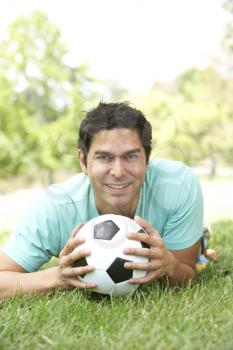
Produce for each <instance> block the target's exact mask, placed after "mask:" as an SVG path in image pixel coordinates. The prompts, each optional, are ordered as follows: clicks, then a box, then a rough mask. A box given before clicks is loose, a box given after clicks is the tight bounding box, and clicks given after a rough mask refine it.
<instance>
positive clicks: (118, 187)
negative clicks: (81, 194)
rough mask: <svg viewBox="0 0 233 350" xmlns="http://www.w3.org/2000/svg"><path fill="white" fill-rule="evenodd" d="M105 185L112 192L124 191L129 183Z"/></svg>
mask: <svg viewBox="0 0 233 350" xmlns="http://www.w3.org/2000/svg"><path fill="white" fill-rule="evenodd" d="M105 186H107V187H108V188H109V189H110V190H111V191H113V192H124V191H125V190H126V189H127V188H128V187H129V186H130V183H122V184H106V185H105Z"/></svg>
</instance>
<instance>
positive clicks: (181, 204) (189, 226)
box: [163, 169, 203, 250]
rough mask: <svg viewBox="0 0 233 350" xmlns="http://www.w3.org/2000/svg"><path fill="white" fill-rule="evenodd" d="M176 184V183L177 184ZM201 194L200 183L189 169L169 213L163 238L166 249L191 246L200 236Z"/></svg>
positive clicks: (201, 224) (201, 222)
mask: <svg viewBox="0 0 233 350" xmlns="http://www.w3.org/2000/svg"><path fill="white" fill-rule="evenodd" d="M177 186H178V185H177ZM202 229H203V196H202V191H201V188H200V184H199V182H198V180H197V178H196V176H195V175H194V174H193V172H192V171H191V169H189V171H187V172H186V175H185V177H184V180H183V182H182V184H180V185H179V186H178V189H177V199H176V204H175V207H173V210H171V212H170V213H169V217H168V220H167V222H166V225H165V227H164V234H163V239H164V242H165V245H166V247H167V249H170V250H180V249H185V248H188V247H191V246H192V245H193V244H194V243H196V242H197V241H198V240H199V239H200V238H201V236H202Z"/></svg>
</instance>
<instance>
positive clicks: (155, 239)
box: [127, 232, 164, 248]
mask: <svg viewBox="0 0 233 350" xmlns="http://www.w3.org/2000/svg"><path fill="white" fill-rule="evenodd" d="M127 238H129V239H133V240H136V241H140V242H143V243H145V244H146V245H147V246H149V247H159V248H163V247H164V243H163V240H162V238H161V237H160V236H159V235H158V234H157V233H156V232H153V233H151V234H150V235H149V234H148V235H147V234H145V233H143V232H129V233H128V234H127Z"/></svg>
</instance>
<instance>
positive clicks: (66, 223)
mask: <svg viewBox="0 0 233 350" xmlns="http://www.w3.org/2000/svg"><path fill="white" fill-rule="evenodd" d="M98 215H99V213H98V210H97V208H96V206H95V200H94V193H93V189H92V187H91V186H90V183H89V179H88V176H86V175H85V174H82V173H81V174H77V175H75V176H73V177H72V178H70V179H69V180H68V181H66V182H64V183H62V184H57V185H52V186H49V187H48V189H47V190H45V191H44V193H43V195H42V196H41V198H40V200H39V201H38V203H36V204H35V205H34V206H33V207H32V208H31V209H30V210H29V211H28V212H27V215H26V216H25V217H24V218H23V219H22V221H21V223H20V224H19V226H18V227H17V228H16V230H15V231H14V232H13V233H12V235H11V236H10V238H9V239H8V241H7V242H6V243H5V245H4V246H3V247H2V250H3V251H4V252H5V253H6V254H7V255H8V256H9V257H10V258H12V259H13V260H14V261H15V262H16V263H18V264H19V265H21V266H22V267H23V268H24V269H25V270H27V271H29V272H32V271H37V270H38V269H39V268H40V267H41V265H42V264H43V263H45V262H47V261H48V260H49V259H50V258H51V257H52V256H58V255H59V253H60V251H61V250H62V249H63V247H64V245H65V244H66V242H67V240H68V239H69V237H70V235H71V232H72V230H73V228H74V227H75V226H76V225H77V224H78V223H85V222H87V221H89V220H90V219H92V218H94V217H96V216H98ZM136 215H138V216H140V217H142V218H144V219H145V220H147V221H149V222H150V224H151V225H152V226H154V227H155V228H156V229H157V230H158V231H159V233H160V235H161V237H162V238H163V240H164V242H165V245H166V247H167V249H169V250H180V249H185V248H188V247H190V246H192V245H193V244H194V243H195V242H197V241H198V239H200V237H201V236H202V227H203V198H202V192H201V189H200V186H199V183H198V181H197V179H196V177H195V176H194V174H193V172H192V171H191V169H190V168H189V167H187V166H185V165H184V164H182V163H181V162H176V161H168V160H162V159H156V160H151V161H150V166H149V169H148V170H147V172H146V175H145V178H144V184H143V186H142V188H141V193H140V199H139V202H138V205H137V209H136Z"/></svg>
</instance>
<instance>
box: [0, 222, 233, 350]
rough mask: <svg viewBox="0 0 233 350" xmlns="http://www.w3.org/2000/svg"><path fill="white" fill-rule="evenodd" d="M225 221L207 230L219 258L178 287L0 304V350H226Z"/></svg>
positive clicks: (228, 275)
mask: <svg viewBox="0 0 233 350" xmlns="http://www.w3.org/2000/svg"><path fill="white" fill-rule="evenodd" d="M232 233H233V221H218V222H216V223H215V224H214V225H213V235H212V238H211V246H212V247H216V248H217V249H218V250H219V251H220V253H221V258H220V261H219V263H217V264H209V266H208V267H207V268H206V269H205V270H204V271H203V272H201V273H200V274H199V276H198V278H197V280H196V281H194V282H192V283H190V284H189V285H188V286H187V287H186V288H184V289H180V288H175V287H173V288H172V287H169V286H168V285H159V284H154V285H151V286H149V287H143V288H142V289H141V290H139V291H137V292H136V293H135V294H134V295H132V296H128V297H125V298H112V299H110V298H104V299H96V298H93V297H92V296H90V295H88V294H86V293H84V292H81V291H79V290H74V291H72V292H55V293H53V294H50V295H44V296H37V297H22V296H15V297H13V298H10V299H8V300H5V301H3V302H2V303H1V304H0V308H1V311H0V349H1V350H3V349H4V350H11V349H12V350H15V349H19V350H29V349H30V350H37V349H56V350H58V349H64V350H69V349H72V350H73V349H101V350H102V349H103V350H104V349H106V350H107V349H108V350H109V349H110V350H111V349H114V350H120V349H124V350H129V349H132V350H135V349H145V350H149V349H150V350H155V349H164V350H173V349H174V350H175V349H187V350H190V349H195V350H196V349H205V350H208V349H209V350H210V349H211V350H213V349H218V350H219V349H224V350H227V349H229V350H230V349H233V251H232V247H233V234H232Z"/></svg>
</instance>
